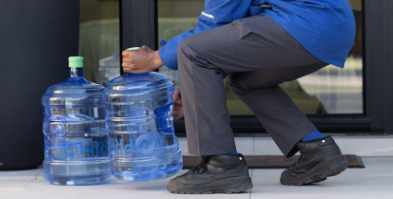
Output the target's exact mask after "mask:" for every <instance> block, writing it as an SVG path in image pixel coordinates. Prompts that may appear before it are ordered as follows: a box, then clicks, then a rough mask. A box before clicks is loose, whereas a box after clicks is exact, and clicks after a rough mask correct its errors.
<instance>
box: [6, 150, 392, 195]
mask: <svg viewBox="0 0 393 199" xmlns="http://www.w3.org/2000/svg"><path fill="white" fill-rule="evenodd" d="M363 161H364V163H365V165H366V168H365V169H347V170H346V171H345V172H343V173H342V174H340V175H338V176H336V177H331V178H328V179H327V180H326V181H324V182H321V183H319V184H315V185H309V186H299V187H297V186H283V185H281V184H280V183H279V178H280V174H281V172H282V169H252V170H250V174H251V175H252V179H253V184H254V187H253V189H252V190H251V191H249V192H246V193H239V194H204V195H183V194H171V193H169V192H168V191H167V190H166V184H167V182H168V181H169V179H165V180H160V181H155V182H148V183H125V182H121V181H119V180H116V179H112V180H111V181H110V182H109V183H108V184H105V185H96V186H75V187H73V186H55V185H50V184H48V183H46V182H45V181H44V179H43V178H42V172H41V169H34V170H25V171H0V199H14V198H15V199H42V198H45V199H46V198H47V199H63V198H77V199H79V198H92V199H93V198H94V199H101V198H103V199H104V198H105V199H106V198H108V199H115V198H143V199H150V198H159V199H166V198H203V199H205V198H225V199H231V198H236V199H237V198H239V199H241V198H244V199H246V198H265V199H270V198H285V199H289V198H299V199H307V198H313V199H324V198H329V199H330V198H338V199H340V198H373V199H382V198H386V199H388V198H389V199H393V157H366V158H363ZM184 172H186V170H182V172H181V173H184Z"/></svg>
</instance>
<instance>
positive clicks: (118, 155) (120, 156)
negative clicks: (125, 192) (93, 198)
mask: <svg viewBox="0 0 393 199" xmlns="http://www.w3.org/2000/svg"><path fill="white" fill-rule="evenodd" d="M129 78H132V79H133V80H132V81H131V82H130V81H127V80H128V79H129ZM173 92H174V87H173V84H172V83H171V82H169V81H168V80H167V79H166V77H165V76H163V75H160V74H156V73H148V74H142V75H136V74H126V75H123V76H121V77H119V79H117V80H116V79H115V80H112V81H110V82H109V83H108V85H107V88H106V90H105V92H104V101H105V106H106V111H107V115H106V126H107V129H108V131H109V145H110V151H111V162H112V173H113V175H114V176H115V177H117V178H118V179H121V180H125V181H152V180H158V179H163V178H166V177H170V176H173V175H175V174H176V173H178V172H179V171H180V169H181V168H182V166H183V162H182V157H181V150H180V148H179V143H178V140H177V138H176V136H175V135H174V130H173V120H172V108H173V97H172V95H173Z"/></svg>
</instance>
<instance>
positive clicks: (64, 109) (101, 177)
mask: <svg viewBox="0 0 393 199" xmlns="http://www.w3.org/2000/svg"><path fill="white" fill-rule="evenodd" d="M69 64H70V65H69V66H70V76H69V78H68V79H67V80H66V81H64V82H62V83H59V84H55V85H53V86H51V87H49V88H48V89H47V91H46V93H45V94H44V95H43V96H42V98H41V101H42V105H43V107H44V122H43V133H44V139H45V160H44V162H43V175H44V178H45V180H46V181H47V182H49V183H51V184H58V185H89V184H101V183H105V182H106V181H108V180H109V179H110V178H111V176H112V174H111V168H110V153H109V151H108V149H109V146H108V131H107V130H106V127H105V104H104V102H103V99H102V92H103V91H104V87H103V86H101V85H99V84H94V83H91V82H89V81H87V80H86V79H85V78H83V57H70V58H69Z"/></svg>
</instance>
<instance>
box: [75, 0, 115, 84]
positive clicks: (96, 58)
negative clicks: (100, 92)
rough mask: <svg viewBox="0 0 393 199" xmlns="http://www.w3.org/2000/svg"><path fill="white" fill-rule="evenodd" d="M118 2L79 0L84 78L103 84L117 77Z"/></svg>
mask: <svg viewBox="0 0 393 199" xmlns="http://www.w3.org/2000/svg"><path fill="white" fill-rule="evenodd" d="M119 51H120V43H119V0H105V1H103V0H80V24H79V56H83V57H84V73H85V74H84V75H85V78H86V79H87V80H89V81H92V82H95V83H99V84H102V85H105V84H106V82H108V81H109V80H110V79H112V78H114V77H117V76H119V75H120V52H119Z"/></svg>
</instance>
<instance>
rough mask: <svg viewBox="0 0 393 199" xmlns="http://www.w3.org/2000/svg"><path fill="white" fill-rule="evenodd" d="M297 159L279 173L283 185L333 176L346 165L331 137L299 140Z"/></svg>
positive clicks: (317, 180)
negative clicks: (298, 155)
mask: <svg viewBox="0 0 393 199" xmlns="http://www.w3.org/2000/svg"><path fill="white" fill-rule="evenodd" d="M297 147H298V148H299V151H300V154H301V156H300V158H299V160H298V161H297V162H296V163H295V164H293V165H292V166H290V167H289V168H288V169H286V170H285V171H284V172H282V174H281V179H280V182H281V184H283V185H308V184H312V183H316V182H321V181H324V180H326V177H329V176H335V175H338V174H339V173H341V172H343V171H344V170H345V169H346V168H347V167H348V162H347V161H346V160H345V158H344V156H343V155H342V154H341V151H340V149H339V148H338V146H337V144H336V143H335V142H334V140H333V138H332V137H330V136H328V137H325V138H322V139H318V140H312V141H308V142H299V143H298V144H297Z"/></svg>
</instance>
